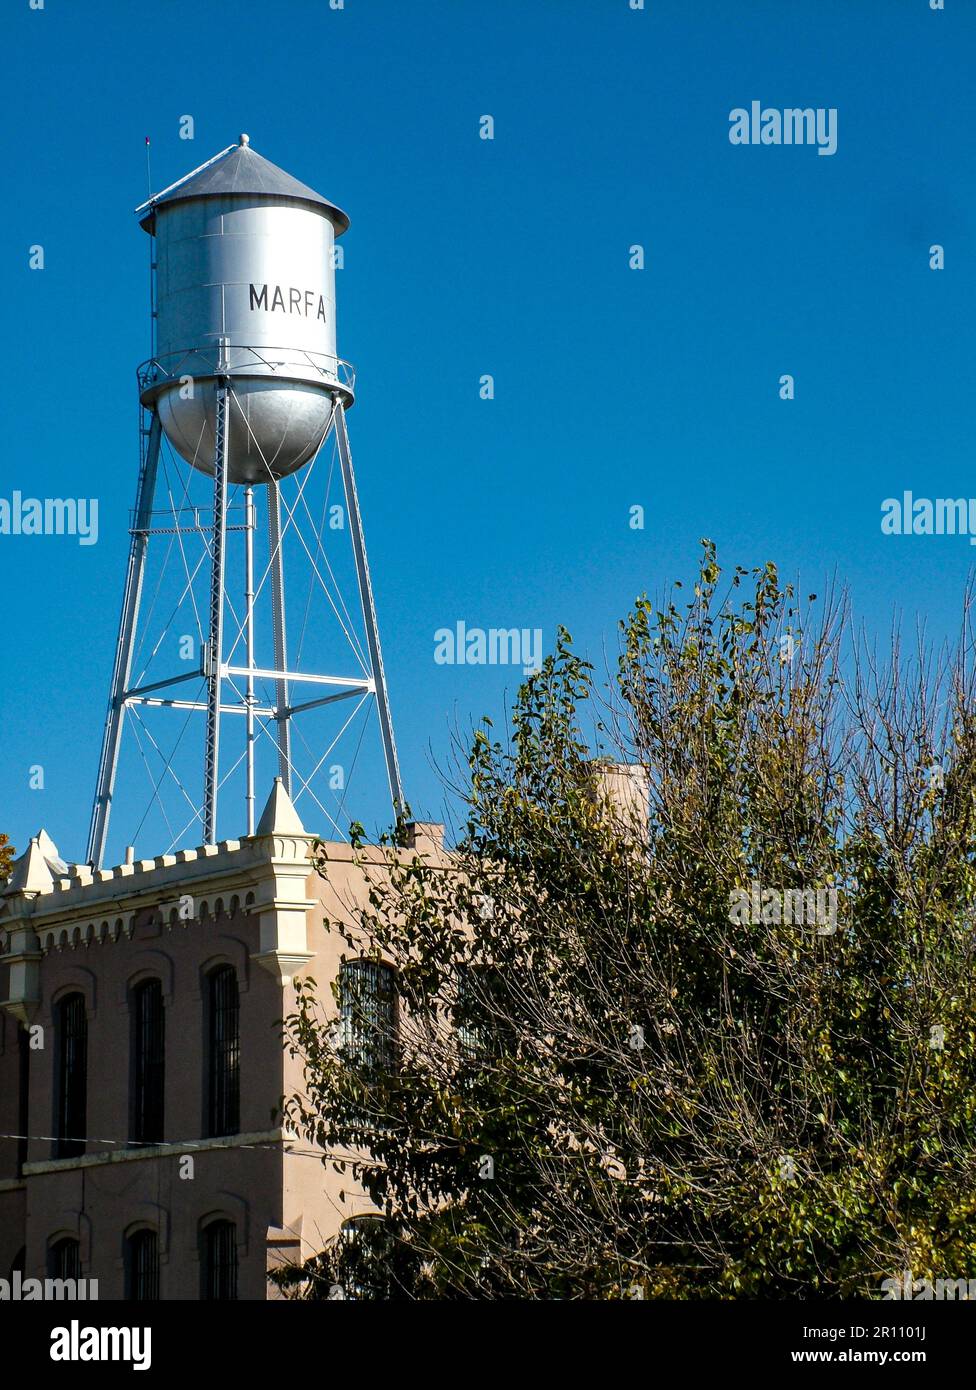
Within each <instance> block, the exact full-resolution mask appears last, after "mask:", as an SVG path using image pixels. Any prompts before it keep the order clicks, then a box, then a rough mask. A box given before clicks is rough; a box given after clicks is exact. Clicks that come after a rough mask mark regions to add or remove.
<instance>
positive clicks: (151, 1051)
mask: <svg viewBox="0 0 976 1390" xmlns="http://www.w3.org/2000/svg"><path fill="white" fill-rule="evenodd" d="M132 1044H133V1055H132V1140H133V1143H135V1144H161V1143H162V1142H163V1104H164V1095H165V1085H166V1063H165V1058H166V1035H165V1018H164V1014H163V986H162V983H161V982H160V981H159V980H143V981H142V982H141V983H140V984H138V985H136V987H135V989H134V990H133V991H132Z"/></svg>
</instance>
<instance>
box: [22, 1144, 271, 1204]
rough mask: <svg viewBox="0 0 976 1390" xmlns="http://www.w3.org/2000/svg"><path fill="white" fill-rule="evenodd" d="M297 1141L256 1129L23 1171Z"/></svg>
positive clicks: (27, 1165)
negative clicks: (249, 1131) (246, 1132)
mask: <svg viewBox="0 0 976 1390" xmlns="http://www.w3.org/2000/svg"><path fill="white" fill-rule="evenodd" d="M295 1138H296V1136H295V1135H294V1134H291V1133H290V1132H289V1131H288V1130H284V1129H267V1130H254V1131H253V1132H251V1133H248V1134H224V1135H221V1136H220V1137H219V1138H217V1139H188V1140H186V1141H185V1142H179V1141H173V1142H172V1143H166V1144H151V1145H148V1146H147V1147H146V1148H143V1149H119V1150H118V1151H117V1152H113V1153H109V1152H107V1151H104V1152H102V1153H93V1154H82V1155H81V1157H80V1158H51V1159H44V1160H43V1161H42V1162H40V1163H25V1164H24V1170H23V1171H24V1177H25V1178H33V1177H40V1176H42V1175H43V1174H46V1173H70V1172H73V1171H75V1170H77V1169H79V1168H101V1167H104V1165H105V1164H106V1163H138V1162H142V1161H145V1160H146V1159H151V1158H156V1159H159V1158H180V1157H182V1156H183V1154H197V1153H203V1152H206V1151H208V1150H213V1149H247V1148H251V1147H258V1146H260V1147H262V1148H263V1147H264V1146H265V1145H267V1144H284V1143H289V1142H292V1141H294V1139H295ZM21 1185H23V1184H21ZM0 1190H2V1187H0Z"/></svg>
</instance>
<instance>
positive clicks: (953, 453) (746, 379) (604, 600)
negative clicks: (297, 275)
mask: <svg viewBox="0 0 976 1390" xmlns="http://www.w3.org/2000/svg"><path fill="white" fill-rule="evenodd" d="M0 52H2V53H3V54H4V57H3V58H2V60H0V62H2V66H3V75H4V106H5V129H6V135H7V139H6V141H5V151H4V164H5V177H6V182H7V189H8V199H7V200H6V209H5V216H4V218H3V220H2V222H0V257H2V260H0V263H2V266H3V272H2V276H3V278H2V286H3V303H4V308H5V324H6V344H7V351H6V353H5V370H4V372H3V375H2V378H0V402H2V410H3V420H4V425H5V436H6V438H5V452H4V463H3V481H2V483H0V496H4V497H9V496H10V495H11V493H12V492H13V490H14V489H19V490H21V491H22V492H23V493H25V494H30V495H35V496H41V497H45V496H85V497H97V498H98V499H99V503H100V519H99V521H100V537H99V542H98V544H97V545H94V546H89V547H82V546H79V545H78V544H77V543H76V542H75V541H74V540H73V539H71V538H64V537H36V538H35V537H30V538H28V537H12V536H0V586H2V593H3V600H4V609H5V618H6V626H7V642H6V653H7V656H6V660H5V661H4V665H3V680H2V682H0V719H2V725H3V743H4V747H3V757H2V759H0V826H2V828H3V829H5V830H6V831H7V832H8V833H9V834H10V836H11V838H12V839H13V841H14V842H15V844H17V845H18V846H19V847H23V845H24V844H25V842H26V838H27V837H28V836H29V835H30V834H32V833H34V832H35V831H36V829H37V828H38V826H39V825H41V824H43V825H45V826H46V827H47V829H48V830H49V831H50V832H51V833H52V835H53V836H54V838H55V839H56V841H57V842H58V843H59V845H60V847H61V849H62V852H63V853H64V854H66V855H67V856H68V857H79V856H80V855H81V854H82V853H83V850H84V842H85V834H86V829H87V821H88V815H89V809H90V802H91V796H92V791H93V784H94V779H95V772H96V763H97V756H98V746H99V740H100V735H101V727H102V720H103V715H104V706H105V699H106V694H107V689H108V680H109V676H110V672H111V663H112V657H113V651H114V643H115V635H116V624H117V615H118V605H119V599H120V594H121V585H122V580H123V575H124V565H125V557H126V553H127V547H128V536H127V531H126V528H127V525H128V514H129V508H130V507H131V505H132V500H133V495H134V488H135V476H136V473H135V470H136V460H137V452H136V427H137V411H136V403H135V402H136V398H135V391H134V375H133V373H134V368H135V367H136V365H137V364H138V363H139V362H140V361H141V360H142V359H143V358H145V357H146V356H147V355H148V321H147V291H146V258H147V241H146V237H145V234H144V233H143V232H142V231H141V230H140V229H139V227H138V225H137V223H136V220H135V218H134V217H133V216H132V209H133V208H134V207H135V206H136V204H137V203H139V202H141V201H142V200H143V198H144V197H145V195H146V167H145V149H144V137H145V136H146V135H148V136H150V137H151V140H152V160H153V184H154V185H155V187H156V188H157V189H158V188H161V187H163V186H164V185H166V184H168V183H170V182H172V181H173V180H174V179H175V178H178V177H179V176H181V175H182V174H184V173H185V172H187V171H188V170H189V169H191V168H193V167H195V166H196V165H198V164H200V163H201V162H202V161H203V160H205V159H207V158H209V157H210V156H211V155H213V154H215V153H216V152H217V151H218V150H220V149H221V148H223V147H224V146H226V145H228V144H229V143H231V142H232V141H234V140H235V139H236V138H237V135H238V133H239V132H240V131H242V130H243V131H247V132H248V133H249V135H250V137H251V141H252V144H253V146H254V148H255V149H256V150H258V151H259V152H260V153H261V154H264V155H265V156H267V157H268V158H269V159H271V160H273V161H274V162H275V163H277V164H280V165H281V166H282V167H284V168H285V169H287V170H288V171H289V172H290V173H292V174H294V175H295V176H296V177H298V178H299V179H301V180H303V181H304V182H306V183H309V184H311V185H312V186H313V187H314V188H316V189H318V190H319V191H320V192H321V193H323V194H324V195H325V196H326V197H328V198H330V199H333V200H334V201H335V202H337V203H338V204H339V205H340V206H341V207H343V208H344V209H345V210H346V211H347V212H348V213H349V215H350V217H351V219H352V226H351V229H350V231H349V232H348V234H347V235H346V237H345V238H344V242H343V244H344V246H345V254H346V263H345V268H344V269H343V270H342V271H341V272H340V273H339V275H338V277H337V286H338V288H337V293H338V314H339V343H340V352H341V353H342V355H343V356H345V357H346V358H348V359H350V360H351V361H352V362H354V363H355V364H356V367H357V371H358V400H357V404H356V406H355V408H354V410H353V411H352V412H351V413H350V417H349V424H350V432H351V436H352V444H353V453H354V458H355V461H356V467H357V474H358V482H359V490H360V500H361V504H362V508H363V516H364V522H365V527H366V537H367V543H368V547H369V553H370V560H371V564H372V569H373V581H374V589H375V594H376V601H377V607H378V610H379V618H380V628H381V634H382V638H383V644H384V655H385V661H386V667H387V674H388V678H389V684H390V692H391V699H392V703H393V715H394V722H395V726H396V732H397V739H398V744H399V749H400V759H401V764H402V768H403V774H404V781H405V783H406V788H407V794H408V796H409V798H410V800H411V801H412V803H413V806H414V809H415V811H416V812H417V813H418V814H420V815H422V816H426V817H429V818H434V819H439V818H441V817H442V816H443V814H444V810H445V805H444V801H445V792H444V789H443V787H442V785H441V781H440V778H439V776H438V773H437V771H436V767H435V764H444V763H445V762H446V761H447V759H448V757H449V747H450V741H451V733H452V729H453V728H454V727H455V726H456V725H460V726H461V727H462V728H464V727H466V726H467V725H468V724H469V723H470V721H471V720H473V719H477V718H479V717H480V716H481V715H482V714H484V713H489V714H492V715H493V716H495V717H496V718H497V717H498V716H499V715H500V714H501V712H502V710H503V708H504V705H505V701H506V698H507V696H509V695H510V694H511V692H512V691H513V689H514V687H515V686H516V685H517V682H518V671H517V670H516V669H513V668H504V667H479V666H448V665H445V666H441V665H437V664H435V662H434V660H433V653H434V633H435V631H436V630H437V629H438V628H440V627H443V626H453V625H454V624H455V623H456V622H457V621H458V620H464V621H465V622H466V623H467V624H468V626H482V627H486V628H487V627H490V626H504V627H515V626H517V627H520V628H522V627H525V628H536V627H540V628H542V629H543V632H544V635H545V640H546V643H547V645H548V644H549V643H550V642H551V639H552V634H553V631H554V629H555V626H556V624H557V623H563V624H565V625H566V626H567V627H568V628H569V629H570V631H571V632H572V633H573V635H574V637H575V639H576V641H577V643H578V645H579V646H580V647H581V648H582V649H583V650H585V651H586V652H588V653H589V654H590V655H591V656H592V657H593V658H594V659H595V660H596V661H597V663H598V664H601V665H602V662H603V659H604V658H603V650H604V647H605V646H606V647H607V649H608V650H609V652H610V653H611V655H612V651H613V647H614V643H615V624H616V621H617V619H618V618H619V617H620V616H622V615H623V614H624V613H625V611H626V610H627V608H628V605H629V604H630V603H631V602H632V601H633V599H634V597H635V596H636V595H637V594H639V593H640V592H642V591H644V590H647V591H649V592H651V593H656V592H659V591H660V589H661V588H662V586H664V585H665V584H666V583H668V582H670V581H671V580H672V579H674V578H687V577H688V576H689V575H690V574H691V573H692V572H693V569H694V566H695V564H696V560H697V546H698V539H699V537H701V536H705V535H707V536H710V537H712V538H713V539H714V540H715V541H716V543H717V544H718V547H719V556H720V559H721V560H723V561H724V562H726V563H727V564H729V565H732V564H734V563H741V564H747V565H751V564H759V563H762V562H764V561H766V560H767V559H772V560H775V561H776V562H777V563H778V564H779V565H780V567H781V569H782V570H783V572H784V573H785V574H787V575H790V576H792V575H796V574H799V575H800V576H801V582H802V584H803V586H804V587H805V588H807V589H809V590H818V591H819V590H821V589H822V586H823V584H824V581H825V578H826V577H829V576H830V575H833V574H836V576H837V578H838V579H839V580H841V581H842V582H844V583H846V584H847V585H848V586H849V587H850V590H851V595H852V600H853V603H854V607H855V610H856V612H857V614H858V615H859V616H860V617H861V618H863V619H864V620H865V622H866V623H867V624H868V625H869V627H871V628H872V629H873V630H875V631H877V632H878V633H879V634H881V635H883V634H884V633H885V632H886V631H887V629H888V627H889V625H890V621H891V615H892V613H893V612H897V613H900V614H901V615H902V617H903V618H904V620H905V621H906V622H909V623H911V622H913V621H914V619H915V617H916V615H921V616H922V617H924V618H925V619H926V621H927V622H928V624H929V629H930V631H931V633H932V635H933V636H934V637H939V636H941V635H942V634H943V633H944V632H951V631H952V630H954V628H955V625H956V622H957V619H958V615H959V609H960V600H961V595H962V590H963V587H964V584H965V581H966V577H967V575H968V573H969V569H970V566H971V563H972V562H973V560H974V559H976V554H974V552H973V551H972V550H971V548H970V546H969V544H968V541H967V539H966V538H965V537H952V536H906V537H886V536H883V535H882V534H881V529H880V515H881V511H880V509H881V503H882V501H883V500H884V499H885V498H887V497H890V496H897V495H899V494H900V493H901V492H902V491H903V490H905V489H910V490H912V491H913V492H914V493H915V494H916V495H918V496H928V497H936V496H940V497H949V496H953V497H954V496H970V495H976V484H974V479H973V468H972V454H973V442H974V426H976V422H974V414H973V410H974V407H973V401H974V392H973V388H972V379H973V363H974V361H976V345H974V342H973V338H974V331H973V324H974V321H976V316H974V308H976V304H974V291H976V280H974V276H973V274H972V253H973V245H974V231H976V221H974V219H976V205H974V188H976V177H974V175H976V169H974V165H976V144H974V141H973V138H972V131H973V129H974V125H976V122H974V114H976V113H974V109H973V108H974V101H976V98H974V92H973V83H972V72H973V65H974V57H976V6H974V5H972V4H969V3H964V2H963V0H946V9H945V10H944V11H942V12H937V11H932V10H931V9H930V7H929V3H928V0H857V3H852V0H793V2H792V3H790V0H768V2H767V0H750V3H749V4H748V5H729V4H727V3H721V2H720V0H699V2H698V3H696V4H694V5H689V4H688V3H686V0H647V5H646V8H645V9H644V10H643V11H632V10H631V9H630V8H629V3H628V0H491V2H489V0H425V3H406V0H345V6H344V8H343V9H342V10H341V11H334V10H331V9H330V8H329V5H328V3H327V0H277V2H276V3H275V4H274V5H273V6H272V5H268V4H267V3H266V0H236V3H235V5H234V6H233V7H228V6H227V5H225V4H222V3H217V0H202V3H199V4H196V5H193V6H187V5H182V4H178V3H175V0H174V2H173V3H157V4H154V5H152V6H140V5H132V4H130V3H128V0H71V2H70V3H69V0H45V7H44V10H43V11H31V10H30V8H29V0H8V3H6V4H5V6H4V10H3V16H2V19H0ZM752 100H759V101H761V102H762V103H763V105H764V106H765V107H775V108H785V107H795V106H798V107H824V108H836V109H837V113H838V117H837V119H838V148H837V152H836V153H835V154H834V155H832V156H829V157H822V156H819V155H818V154H817V151H816V149H815V148H812V147H806V146H799V147H785V146H780V147H776V146H749V147H738V146H734V145H732V144H730V142H729V138H728V132H729V112H730V111H731V110H732V109H733V108H736V107H748V106H749V103H750V102H751V101H752ZM485 114H490V115H492V116H493V117H494V121H495V138H494V140H492V141H486V140H482V139H480V138H479V121H480V118H481V117H482V116H483V115H485ZM184 115H192V117H193V119H194V134H195V138H194V140H193V141H185V140H181V139H180V138H179V131H180V118H181V116H184ZM934 243H939V244H942V245H944V247H945V269H944V270H942V271H933V270H931V269H930V268H929V247H930V245H932V244H934ZM36 244H41V245H43V246H44V248H45V268H44V270H43V271H42V272H40V271H31V270H30V269H29V268H28V247H30V246H31V245H36ZM634 244H641V245H643V246H644V248H645V256H646V266H645V269H644V270H642V271H635V270H632V269H630V267H629V248H630V247H631V246H632V245H634ZM486 373H490V374H491V375H492V376H493V377H494V381H495V399H494V400H492V401H485V400H482V399H480V396H479V379H480V378H481V376H482V375H483V374H486ZM784 373H789V374H792V375H793V376H794V378H795V383H796V386H795V393H796V394H795V399H794V400H792V401H783V400H781V399H780V395H779V380H780V377H781V376H782V375H783V374H784ZM634 505H641V506H643V507H644V508H645V515H646V523H645V527H644V529H643V530H642V531H635V530H633V529H631V527H630V525H629V517H630V508H631V507H632V506H634ZM367 740H368V741H371V742H372V743H373V744H377V746H378V742H377V736H376V731H375V725H374V726H372V727H371V729H370V730H368V732H367ZM36 765H41V766H43V768H44V789H43V790H32V789H31V788H30V785H29V769H30V768H31V767H32V766H36ZM266 771H267V776H266V777H265V776H264V772H262V777H263V778H264V783H263V784H262V785H261V786H259V794H261V793H263V792H264V791H266V789H267V786H266V784H267V782H268V781H269V780H270V776H271V769H270V768H268V769H267V770H266ZM126 775H131V778H132V779H133V787H134V786H135V779H137V778H138V777H140V776H141V777H142V779H143V784H145V774H144V772H140V770H139V769H138V768H132V767H130V770H129V774H126ZM142 789H144V786H143V788H142ZM142 789H141V790H142ZM136 802H137V797H136V795H135V792H134V791H133V794H132V800H131V805H130V804H129V801H128V800H127V796H120V807H119V811H118V818H117V819H118V823H117V824H116V825H114V826H113V831H114V834H113V850H112V852H110V856H109V857H110V858H112V859H116V858H117V857H118V855H119V854H120V852H121V847H122V846H123V845H124V844H125V843H127V842H128V838H129V837H128V834H127V830H128V824H131V819H132V816H133V815H135V818H136V820H138V815H137V814H136V812H137V805H136ZM347 808H348V811H349V813H350V814H356V815H358V816H359V817H360V818H361V819H362V820H364V822H365V823H366V824H367V825H368V826H369V827H370V828H371V829H372V828H374V827H375V826H376V825H377V824H379V823H382V822H383V821H384V819H385V818H386V816H387V810H386V806H385V804H384V795H383V785H382V779H381V776H380V770H379V763H378V760H377V759H376V758H375V756H374V755H367V757H366V759H365V761H364V763H363V776H362V778H361V781H360V783H359V784H358V785H357V788H356V789H353V788H350V793H349V800H348V802H347ZM241 814H242V813H241V811H240V808H239V804H238V802H237V801H234V802H231V801H230V800H228V801H227V802H226V803H225V810H224V814H223V816H222V819H221V825H220V831H221V834H223V835H233V834H237V833H240V831H241V829H242V824H241ZM127 817H128V822H127ZM308 820H309V824H310V825H311V828H314V829H324V828H325V827H324V826H321V825H319V824H318V823H317V822H316V817H315V816H314V815H312V814H309V816H308ZM164 848H166V846H165V845H162V844H156V843H142V844H140V845H139V849H140V852H141V853H146V854H151V853H154V852H161V850H162V849H164Z"/></svg>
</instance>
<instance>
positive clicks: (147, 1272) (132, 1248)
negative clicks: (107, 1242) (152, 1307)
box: [125, 1228, 159, 1303]
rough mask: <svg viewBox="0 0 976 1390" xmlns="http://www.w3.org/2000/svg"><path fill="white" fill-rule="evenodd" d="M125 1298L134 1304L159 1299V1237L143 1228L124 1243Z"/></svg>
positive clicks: (152, 1301) (134, 1232)
mask: <svg viewBox="0 0 976 1390" xmlns="http://www.w3.org/2000/svg"><path fill="white" fill-rule="evenodd" d="M125 1296H126V1298H128V1299H131V1300H132V1301H133V1302H134V1303H154V1302H155V1301H156V1300H157V1299H158V1298H159V1237H158V1236H157V1234H156V1232H155V1231H152V1230H149V1229H147V1228H144V1229H143V1230H141V1231H133V1233H132V1235H130V1236H129V1238H128V1239H127V1240H126V1242H125Z"/></svg>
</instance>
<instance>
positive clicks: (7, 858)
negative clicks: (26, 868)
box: [0, 834, 16, 883]
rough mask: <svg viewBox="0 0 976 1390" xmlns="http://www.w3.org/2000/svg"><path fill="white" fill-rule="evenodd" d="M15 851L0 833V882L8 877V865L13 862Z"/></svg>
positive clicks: (4, 881)
mask: <svg viewBox="0 0 976 1390" xmlns="http://www.w3.org/2000/svg"><path fill="white" fill-rule="evenodd" d="M15 853H16V851H15V850H14V847H13V845H12V844H11V843H10V841H9V840H8V838H7V836H6V835H2V834H0V883H6V881H7V879H8V878H9V877H10V866H11V864H12V863H13V862H14V855H15Z"/></svg>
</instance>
